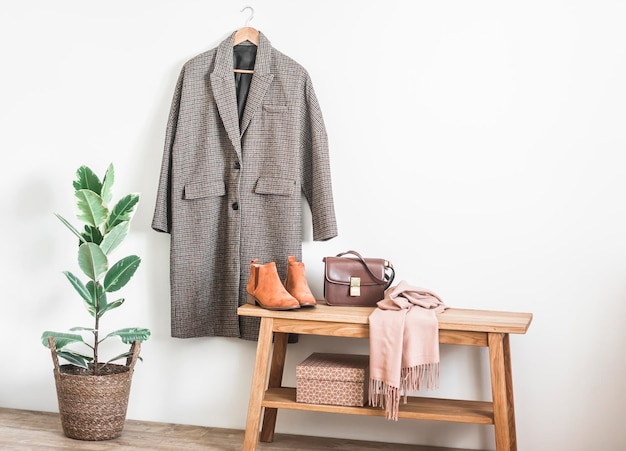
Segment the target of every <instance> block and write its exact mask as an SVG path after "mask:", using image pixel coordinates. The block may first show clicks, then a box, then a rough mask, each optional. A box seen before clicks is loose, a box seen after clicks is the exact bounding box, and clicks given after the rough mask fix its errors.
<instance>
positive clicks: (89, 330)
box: [70, 326, 96, 332]
mask: <svg viewBox="0 0 626 451" xmlns="http://www.w3.org/2000/svg"><path fill="white" fill-rule="evenodd" d="M70 330H72V331H74V330H84V331H86V332H95V331H96V329H94V328H93V327H81V326H76V327H72V328H71V329H70Z"/></svg>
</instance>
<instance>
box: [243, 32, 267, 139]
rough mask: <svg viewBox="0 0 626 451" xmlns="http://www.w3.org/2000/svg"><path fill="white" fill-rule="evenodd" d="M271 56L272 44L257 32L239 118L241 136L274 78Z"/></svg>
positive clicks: (259, 106)
mask: <svg viewBox="0 0 626 451" xmlns="http://www.w3.org/2000/svg"><path fill="white" fill-rule="evenodd" d="M271 58H272V46H271V44H270V41H269V40H268V39H267V38H266V37H265V35H264V34H263V33H259V49H258V50H257V54H256V60H255V62H254V75H253V76H252V82H251V83H250V90H249V91H248V98H247V99H246V106H245V108H244V110H243V116H242V118H241V132H240V133H241V136H243V134H244V133H245V131H246V129H247V128H248V125H250V121H251V120H252V118H253V117H254V115H255V114H256V112H257V111H258V110H259V108H261V103H262V102H263V98H264V97H265V94H266V93H267V90H268V89H269V87H270V84H271V83H272V80H273V79H274V75H273V74H271V73H270V63H271Z"/></svg>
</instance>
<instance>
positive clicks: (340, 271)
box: [324, 257, 385, 286]
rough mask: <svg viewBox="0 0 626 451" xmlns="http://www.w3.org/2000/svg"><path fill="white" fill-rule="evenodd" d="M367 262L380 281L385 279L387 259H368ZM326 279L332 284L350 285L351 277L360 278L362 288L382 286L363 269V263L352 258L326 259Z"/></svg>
mask: <svg viewBox="0 0 626 451" xmlns="http://www.w3.org/2000/svg"><path fill="white" fill-rule="evenodd" d="M365 262H366V263H367V266H368V267H369V269H370V270H371V271H372V273H373V274H374V275H375V276H376V277H378V278H379V279H383V280H384V279H385V259H383V258H366V259H365ZM324 263H325V266H326V268H325V270H324V272H325V274H324V277H325V278H326V280H328V281H329V282H331V283H335V284H340V285H350V278H351V277H359V278H360V279H361V286H364V285H380V284H379V283H377V282H376V281H375V280H374V279H372V277H371V276H370V275H369V273H368V272H367V269H365V268H364V267H363V263H361V262H360V261H359V260H357V259H355V258H351V257H324Z"/></svg>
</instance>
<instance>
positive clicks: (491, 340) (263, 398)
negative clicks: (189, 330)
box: [237, 304, 532, 451]
mask: <svg viewBox="0 0 626 451" xmlns="http://www.w3.org/2000/svg"><path fill="white" fill-rule="evenodd" d="M372 310H373V309H372V308H370V307H330V306H327V305H325V304H318V305H317V307H315V308H312V309H300V310H291V311H272V310H266V309H263V308H260V307H257V306H253V305H243V306H241V307H239V309H238V310H237V313H238V314H239V315H241V316H255V317H260V318H261V326H260V330H259V339H258V344H257V354H256V361H255V364H254V374H253V377H252V388H251V391H250V403H249V405H248V417H247V421H246V431H245V435H244V443H243V449H244V451H249V450H255V449H256V447H257V444H258V441H259V439H260V440H261V441H262V442H271V441H272V440H273V438H274V430H275V427H276V415H277V411H278V409H293V410H306V411H318V412H332V413H343V414H353V415H370V416H372V415H376V416H384V415H385V411H384V410H383V409H381V408H373V407H344V406H329V405H317V404H303V403H297V402H296V389H295V388H290V387H283V386H282V379H283V370H284V366H285V356H286V353H287V337H288V335H289V334H290V333H296V334H309V335H325V336H336V337H352V338H367V337H368V336H369V325H368V323H369V315H370V314H371V312H372ZM438 320H439V342H440V343H443V344H451V345H466V346H484V347H487V348H489V366H490V374H491V390H492V401H490V402H488V401H468V400H459V399H439V398H421V397H409V400H408V403H407V404H403V403H401V404H400V412H399V415H398V416H399V418H413V419H417V420H438V421H453V422H461V423H476V424H488V425H493V426H494V433H495V439H496V449H497V451H516V450H517V442H516V434H515V411H514V403H513V383H512V376H511V353H510V346H509V334H525V333H526V331H527V330H528V327H529V326H530V323H531V321H532V314H531V313H512V312H497V311H485V310H468V309H455V308H451V309H448V310H446V311H445V312H443V313H441V314H439V315H438ZM272 346H273V352H272ZM270 356H271V359H270ZM270 360H271V361H270ZM263 408H265V412H264V413H263ZM261 421H262V423H263V425H262V429H261ZM259 429H261V433H260V436H259Z"/></svg>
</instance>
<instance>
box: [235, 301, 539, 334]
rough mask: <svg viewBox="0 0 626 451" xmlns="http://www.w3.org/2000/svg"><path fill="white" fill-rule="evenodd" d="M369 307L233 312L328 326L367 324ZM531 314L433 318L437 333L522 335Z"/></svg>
mask: <svg viewBox="0 0 626 451" xmlns="http://www.w3.org/2000/svg"><path fill="white" fill-rule="evenodd" d="M373 310H374V308H373V307H339V306H332V307H331V306H329V305H326V304H323V303H319V301H318V304H317V306H316V307H315V308H302V309H297V310H282V311H278V310H267V309H264V308H261V307H258V306H255V305H250V304H246V305H242V306H241V307H239V308H238V309H237V313H238V314H239V315H241V316H257V317H260V318H278V319H288V320H297V321H320V322H330V323H348V324H368V323H369V316H370V314H371V313H372V311H373ZM532 318H533V315H532V313H516V312H500V311H492V310H472V309H459V308H449V309H447V310H446V311H444V312H443V313H440V314H439V315H437V319H438V320H439V330H460V331H472V332H496V333H511V334H525V333H526V331H527V330H528V327H529V326H530V323H531V321H532Z"/></svg>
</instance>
